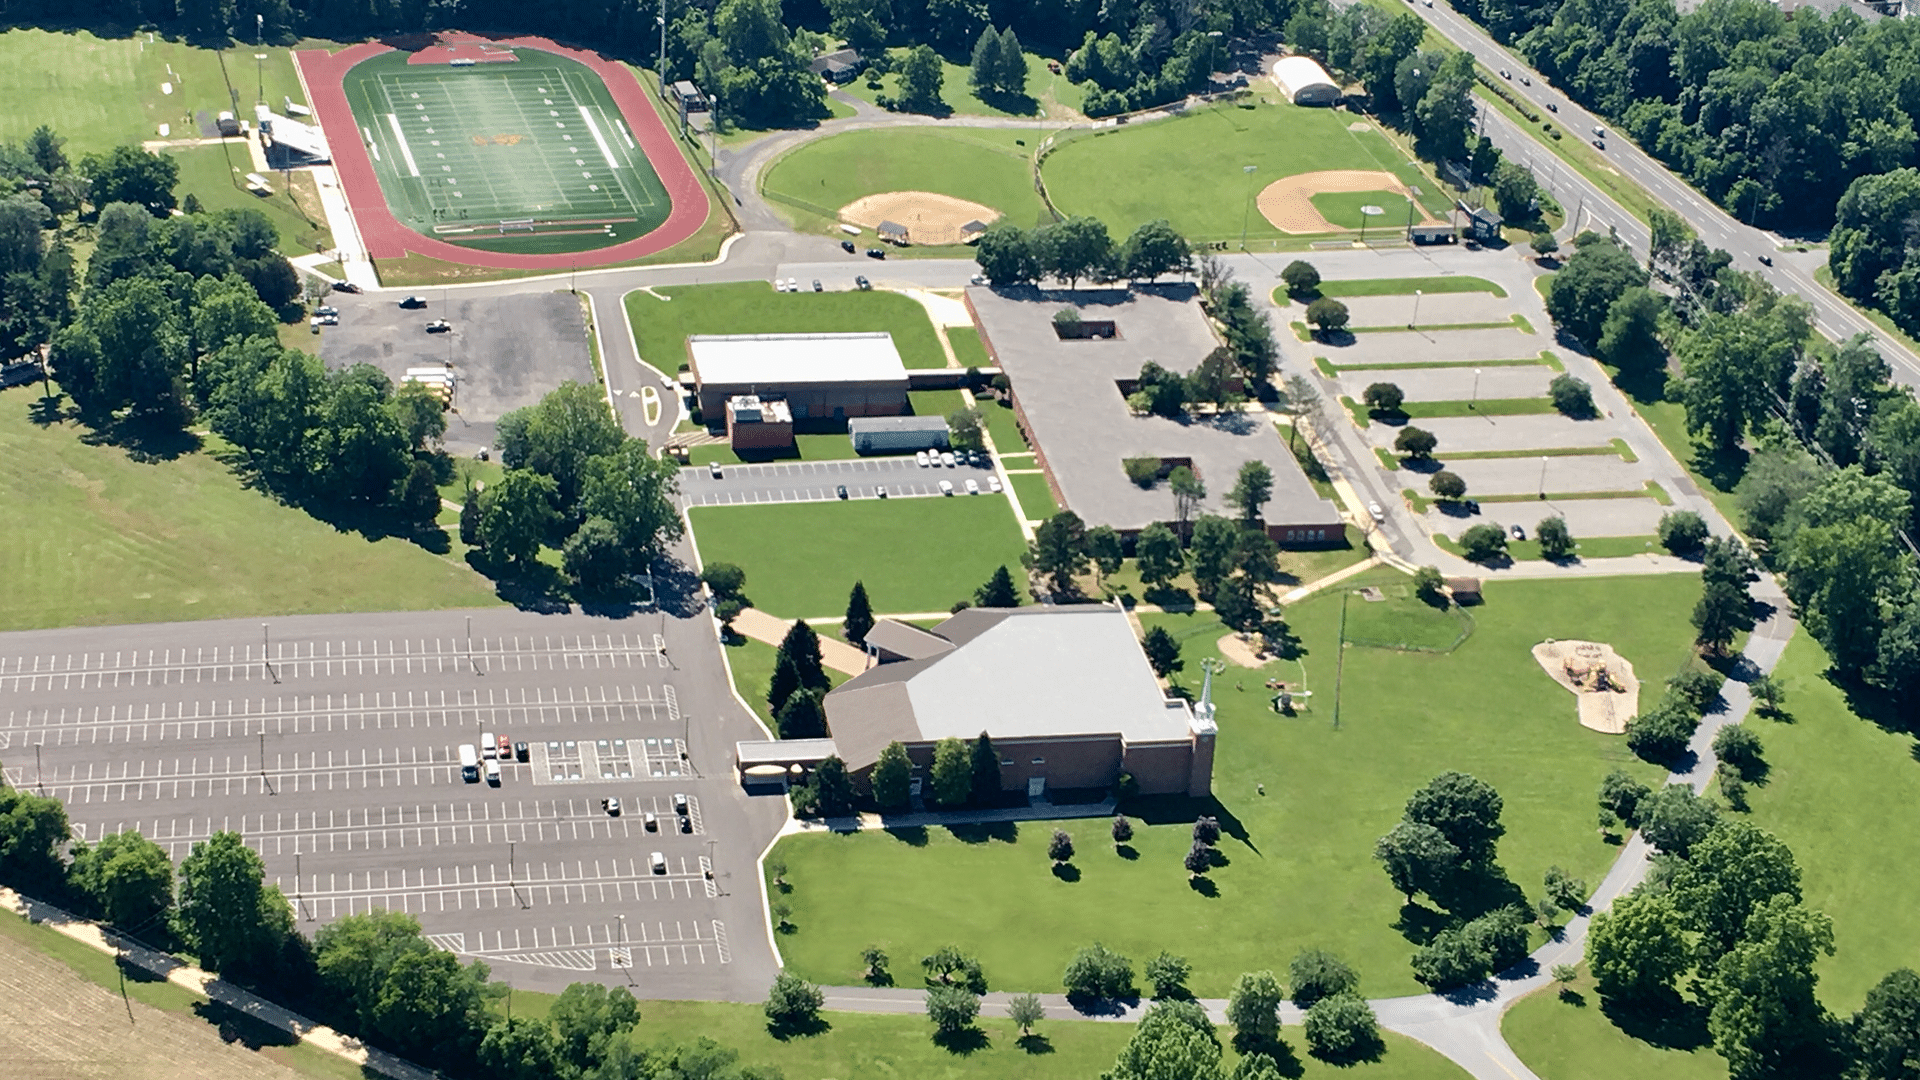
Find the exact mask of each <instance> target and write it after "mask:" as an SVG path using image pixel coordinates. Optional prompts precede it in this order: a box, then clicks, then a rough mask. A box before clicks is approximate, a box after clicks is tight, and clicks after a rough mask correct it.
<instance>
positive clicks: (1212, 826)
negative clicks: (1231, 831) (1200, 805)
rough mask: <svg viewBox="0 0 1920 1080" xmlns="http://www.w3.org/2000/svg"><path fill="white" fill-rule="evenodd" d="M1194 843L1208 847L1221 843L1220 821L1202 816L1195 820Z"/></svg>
mask: <svg viewBox="0 0 1920 1080" xmlns="http://www.w3.org/2000/svg"><path fill="white" fill-rule="evenodd" d="M1193 842H1194V843H1196V844H1205V845H1207V846H1208V847H1212V846H1213V845H1215V844H1217V843H1219V842H1220V819H1219V818H1216V817H1209V816H1207V815H1204V814H1203V815H1201V816H1200V817H1197V818H1194V819H1193Z"/></svg>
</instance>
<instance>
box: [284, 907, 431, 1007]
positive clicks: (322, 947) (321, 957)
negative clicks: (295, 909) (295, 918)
mask: <svg viewBox="0 0 1920 1080" xmlns="http://www.w3.org/2000/svg"><path fill="white" fill-rule="evenodd" d="M432 949H433V946H432V945H431V944H429V943H428V941H427V939H426V937H425V936H424V935H422V934H421V933H420V923H419V922H418V921H416V920H415V919H414V917H413V916H411V915H406V914H403V913H401V912H398V911H381V912H374V913H369V914H366V915H349V916H347V917H346V918H344V919H340V920H338V921H337V922H333V923H329V924H327V925H326V926H323V927H321V928H320V931H319V932H318V933H317V934H315V935H314V940H313V952H314V966H315V969H316V971H317V973H318V975H319V978H320V989H321V990H322V991H323V992H324V993H325V994H327V995H328V997H329V998H330V999H332V1000H334V1001H335V1002H336V1003H338V1006H339V1007H340V1008H342V1009H344V1010H346V1013H347V1015H351V1016H353V1017H354V1018H356V1020H357V1021H358V1023H359V1025H360V1027H361V1028H362V1029H367V1030H370V1029H371V1028H372V1026H373V1007H374V1005H375V1003H376V1002H377V1001H378V1000H379V996H380V988H381V987H382V986H383V985H385V984H386V981H387V976H388V974H389V973H391V972H392V970H393V965H394V962H395V961H397V960H399V958H400V957H402V956H405V955H407V954H409V953H423V952H430V951H432Z"/></svg>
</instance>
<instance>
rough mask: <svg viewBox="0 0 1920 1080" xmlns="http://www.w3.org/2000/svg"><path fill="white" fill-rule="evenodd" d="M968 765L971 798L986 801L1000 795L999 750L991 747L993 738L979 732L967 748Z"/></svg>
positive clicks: (981, 801) (976, 800) (980, 801)
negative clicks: (971, 771)
mask: <svg viewBox="0 0 1920 1080" xmlns="http://www.w3.org/2000/svg"><path fill="white" fill-rule="evenodd" d="M967 755H968V760H969V765H970V767H971V768H972V770H973V780H972V784H973V798H974V801H975V802H979V803H983V804H984V803H988V802H991V801H993V800H994V799H997V798H999V797H1000V751H998V750H995V749H994V748H993V740H992V739H990V738H988V737H987V733H986V732H984V731H983V732H981V733H980V737H979V738H977V739H975V740H973V745H972V746H970V747H968V748H967Z"/></svg>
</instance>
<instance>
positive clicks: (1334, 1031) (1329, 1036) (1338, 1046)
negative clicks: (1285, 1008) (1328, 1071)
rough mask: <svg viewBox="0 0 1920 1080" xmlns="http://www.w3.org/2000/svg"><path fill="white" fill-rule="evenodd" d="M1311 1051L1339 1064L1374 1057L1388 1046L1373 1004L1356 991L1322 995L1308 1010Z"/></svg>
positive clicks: (1308, 1042) (1325, 1059) (1308, 1044)
mask: <svg viewBox="0 0 1920 1080" xmlns="http://www.w3.org/2000/svg"><path fill="white" fill-rule="evenodd" d="M1305 1025H1306V1027H1305V1032H1304V1034H1305V1035H1306V1037H1307V1052H1308V1053H1310V1054H1312V1055H1313V1056H1314V1057H1317V1058H1319V1059H1320V1060H1322V1061H1326V1062H1330V1063H1332V1064H1336V1065H1346V1064H1355V1063H1358V1062H1362V1061H1370V1060H1372V1059H1374V1058H1377V1057H1379V1056H1380V1054H1381V1053H1382V1052H1383V1051H1385V1050H1386V1042H1385V1040H1383V1039H1381V1037H1380V1024H1379V1021H1378V1020H1377V1019H1376V1018H1375V1017H1374V1015H1373V1007H1372V1006H1370V1005H1368V1004H1367V1003H1366V1002H1365V1001H1364V1000H1362V999H1361V997H1360V995H1358V994H1354V993H1344V994H1335V995H1334V996H1332V997H1327V998H1321V999H1320V1000H1319V1001H1317V1002H1315V1003H1314V1004H1313V1007H1312V1008H1309V1009H1308V1010H1307V1015H1306V1020H1305Z"/></svg>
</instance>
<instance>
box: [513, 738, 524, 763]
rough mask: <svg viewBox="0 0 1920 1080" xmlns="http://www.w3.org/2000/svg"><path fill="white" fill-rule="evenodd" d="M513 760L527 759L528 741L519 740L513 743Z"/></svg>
mask: <svg viewBox="0 0 1920 1080" xmlns="http://www.w3.org/2000/svg"><path fill="white" fill-rule="evenodd" d="M513 760H515V761H525V760H527V744H526V743H523V742H517V743H514V744H513Z"/></svg>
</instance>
